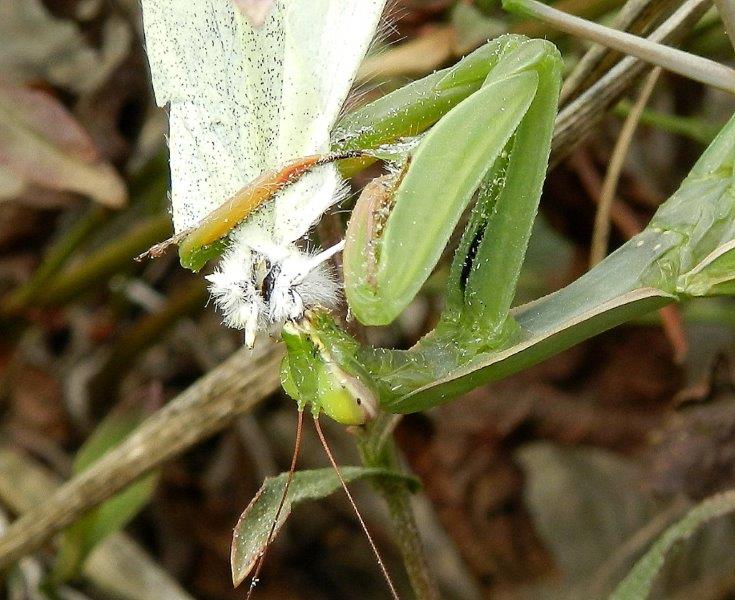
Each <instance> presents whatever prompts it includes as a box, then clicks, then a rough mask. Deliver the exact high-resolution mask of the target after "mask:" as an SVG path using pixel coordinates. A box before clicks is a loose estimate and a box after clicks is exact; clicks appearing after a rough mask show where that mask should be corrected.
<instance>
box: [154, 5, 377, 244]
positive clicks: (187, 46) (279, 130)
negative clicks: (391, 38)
mask: <svg viewBox="0 0 735 600" xmlns="http://www.w3.org/2000/svg"><path fill="white" fill-rule="evenodd" d="M385 1H386V0H278V1H277V2H276V5H275V6H274V8H273V10H272V11H271V12H270V14H269V16H268V17H267V19H266V21H265V23H264V24H263V25H262V26H261V27H260V28H253V26H252V25H251V24H250V22H249V21H248V19H247V18H246V17H245V16H244V15H243V14H241V12H240V11H239V9H237V7H236V6H235V3H234V2H233V1H232V0H186V1H183V0H175V1H173V2H172V1H171V0H142V4H143V22H144V30H145V37H146V46H147V51H148V57H149V62H150V65H151V72H152V76H153V85H154V90H155V93H156V101H157V103H158V104H159V105H160V106H164V105H166V104H169V111H170V117H169V124H170V125H169V130H170V133H169V147H170V162H171V200H172V212H173V220H174V227H175V230H176V231H181V230H183V229H186V228H188V227H190V226H192V225H194V224H196V223H197V222H198V221H200V220H201V219H202V218H203V217H205V216H206V215H207V214H209V213H210V212H211V211H212V210H213V209H215V208H216V207H217V206H219V205H220V204H221V203H222V202H223V201H224V200H225V199H227V198H228V197H229V196H231V195H232V194H233V193H235V192H236V191H237V190H239V189H240V188H241V187H242V186H243V185H245V184H246V183H248V182H249V181H251V180H252V179H254V178H255V177H257V176H258V175H260V174H261V173H262V172H264V171H267V170H270V169H274V168H277V167H279V166H281V165H282V164H283V163H284V162H285V161H287V160H290V159H293V158H297V157H299V156H304V155H309V154H315V153H321V152H326V151H328V150H329V134H330V130H331V129H332V126H333V125H334V122H335V120H336V118H337V116H338V115H339V111H340V108H341V106H342V103H343V102H344V100H345V97H346V96H347V93H348V92H349V89H350V87H351V85H352V82H353V79H354V76H355V73H356V71H357V68H358V66H359V64H360V61H361V60H362V58H363V56H364V54H365V52H366V50H367V48H368V46H369V44H370V41H371V39H372V37H373V35H374V33H375V29H376V27H377V24H378V21H379V19H380V15H381V13H382V11H383V8H384V5H385ZM341 185H342V183H341V179H340V177H339V175H338V173H337V171H336V169H335V168H334V167H333V166H326V167H321V168H319V169H317V170H315V171H314V172H313V173H310V174H308V175H306V176H305V177H303V178H302V179H301V180H299V181H298V182H297V183H296V184H294V185H293V186H290V187H289V188H287V189H286V190H285V191H284V192H283V193H281V194H279V196H278V198H277V200H276V202H275V206H273V205H269V206H266V207H264V208H263V209H261V210H259V211H257V213H256V214H254V215H252V216H251V217H250V218H249V219H248V222H247V223H245V224H244V225H243V226H242V227H240V231H238V235H237V236H236V237H237V239H238V240H242V241H247V240H248V239H249V238H252V239H251V240H250V241H251V245H252V247H259V246H262V243H261V242H262V241H263V240H264V239H266V238H268V237H269V236H273V237H274V239H272V240H271V241H272V242H275V243H277V244H282V243H286V242H292V241H294V240H296V239H298V238H300V237H301V236H303V235H304V234H305V233H306V232H307V231H308V229H309V228H310V227H311V226H312V225H313V224H314V222H315V221H316V220H318V218H319V217H320V216H321V215H322V214H323V212H324V211H325V210H326V209H327V208H328V207H329V206H331V205H332V204H333V203H334V201H335V197H336V196H337V194H338V192H339V189H340V186H341Z"/></svg>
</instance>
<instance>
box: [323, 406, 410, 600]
mask: <svg viewBox="0 0 735 600" xmlns="http://www.w3.org/2000/svg"><path fill="white" fill-rule="evenodd" d="M314 426H315V427H316V433H317V435H318V436H319V441H321V443H322V446H324V451H325V452H326V453H327V456H328V457H329V462H331V463H332V466H333V467H334V471H335V472H336V473H337V477H338V478H339V482H340V483H341V484H342V489H344V491H345V494H347V499H348V500H349V501H350V504H351V505H352V509H353V510H354V511H355V514H356V515H357V520H358V521H360V525H361V526H362V530H363V531H364V532H365V537H367V540H368V542H369V543H370V547H371V548H372V549H373V554H375V558H377V559H378V564H379V565H380V570H381V571H383V577H385V581H386V583H387V584H388V587H389V588H390V593H391V595H392V596H393V600H400V598H399V597H398V592H397V591H396V588H395V586H394V585H393V580H392V579H391V578H390V574H389V573H388V569H386V567H385V563H384V562H383V559H382V558H381V557H380V552H378V547H377V546H376V545H375V542H374V541H373V538H372V536H371V535H370V532H369V531H368V528H367V525H365V521H364V520H363V518H362V515H361V514H360V511H359V510H358V508H357V504H355V500H354V498H353V497H352V494H351V493H350V490H349V488H348V487H347V483H346V482H345V480H344V477H342V472H341V471H340V470H339V466H338V465H337V461H336V460H334V455H333V454H332V451H331V450H330V449H329V444H327V439H326V438H325V437H324V432H323V431H322V426H321V425H320V424H319V417H318V416H314Z"/></svg>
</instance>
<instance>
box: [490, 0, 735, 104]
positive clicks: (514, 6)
mask: <svg viewBox="0 0 735 600" xmlns="http://www.w3.org/2000/svg"><path fill="white" fill-rule="evenodd" d="M503 6H504V7H505V8H506V10H510V11H514V12H518V13H521V14H523V15H526V16H532V17H536V18H537V19H539V20H542V21H544V22H545V23H547V24H549V25H552V26H554V27H557V28H559V29H561V30H562V31H566V32H567V33H569V34H571V35H575V36H578V37H581V38H586V39H589V40H591V41H593V42H597V43H598V44H603V45H605V46H608V47H610V48H614V49H615V50H618V51H620V52H624V53H626V54H631V55H633V56H636V57H637V58H640V59H641V60H645V61H647V62H649V63H652V64H655V65H658V66H660V67H663V68H664V69H667V70H669V71H672V72H674V73H678V74H679V75H683V76H684V77H689V78H690V79H693V80H695V81H699V82H700V83H704V84H705V85H710V86H712V87H715V88H717V89H720V90H723V91H725V92H728V93H730V94H735V71H733V70H732V69H730V68H729V67H725V66H724V65H721V64H719V63H716V62H714V61H711V60H708V59H706V58H702V57H700V56H695V55H693V54H689V53H688V52H683V51H682V50H677V49H676V48H671V47H669V46H663V45H661V44H657V43H655V42H651V41H650V40H647V39H645V38H640V37H638V36H635V35H631V34H629V33H626V32H624V31H616V30H615V29H610V28H608V27H603V26H602V25H598V24H597V23H593V22H591V21H585V20H584V19H580V18H578V17H574V16H572V15H568V14H565V13H563V12H561V11H559V10H556V9H554V8H552V7H550V6H546V5H545V4H542V3H540V2H537V1H536V0H505V2H504V4H503Z"/></svg>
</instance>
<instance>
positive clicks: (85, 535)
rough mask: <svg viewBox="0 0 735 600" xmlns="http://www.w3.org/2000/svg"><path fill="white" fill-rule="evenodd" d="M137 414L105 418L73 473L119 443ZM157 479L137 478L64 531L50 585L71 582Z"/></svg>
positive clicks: (133, 425)
mask: <svg viewBox="0 0 735 600" xmlns="http://www.w3.org/2000/svg"><path fill="white" fill-rule="evenodd" d="M142 419H143V414H142V413H139V412H137V411H136V412H133V411H131V412H125V413H115V414H113V415H110V416H109V417H108V418H106V419H105V420H104V421H102V423H100V425H99V426H98V427H97V429H96V430H95V431H94V433H92V435H91V436H90V437H89V439H87V441H86V442H85V444H84V445H83V446H82V447H81V448H80V449H79V451H78V453H77V456H76V459H75V461H74V466H73V472H74V474H78V473H80V472H82V471H84V470H86V469H87V468H89V467H90V466H91V465H93V464H94V463H95V462H96V461H97V460H98V459H99V458H101V457H102V456H103V455H104V454H106V453H107V452H108V451H109V450H111V449H112V448H114V447H115V446H117V445H118V444H120V442H122V441H123V440H124V439H125V438H126V437H127V436H128V435H129V434H130V432H132V431H133V429H135V428H136V427H137V426H138V424H139V423H140V422H141V421H142ZM157 479H158V474H157V473H151V474H149V475H147V476H145V477H142V478H140V479H139V480H137V481H136V482H134V483H133V484H131V485H129V486H128V487H126V488H125V489H124V490H123V491H121V492H120V493H118V494H116V495H115V496H113V497H112V498H110V499H109V500H108V501H107V502H104V503H102V504H100V505H99V506H97V507H95V508H94V509H92V510H91V511H89V512H88V513H86V514H85V515H84V516H83V517H82V518H80V519H79V520H78V521H76V522H75V523H74V524H73V525H71V526H69V527H68V528H67V529H65V530H64V532H63V534H62V539H61V544H60V547H59V552H58V555H57V558H56V563H55V564H54V569H53V571H52V573H51V575H50V576H49V581H50V583H51V584H53V585H58V584H59V583H62V582H64V581H68V580H70V579H74V578H76V577H77V576H78V575H79V572H80V570H81V567H82V565H83V564H84V561H85V560H86V558H87V557H88V556H89V554H90V552H91V551H92V550H93V549H94V548H95V546H96V545H97V544H99V542H101V541H102V540H103V539H105V538H106V537H107V536H108V535H110V534H111V533H115V532H117V531H119V530H121V529H123V528H124V527H125V525H127V524H128V523H129V522H130V521H131V520H132V519H133V518H135V516H136V515H137V514H138V513H139V512H140V510H141V509H142V508H143V507H144V506H145V505H146V504H148V502H149V500H150V498H151V496H152V495H153V491H154V489H155V487H156V482H157Z"/></svg>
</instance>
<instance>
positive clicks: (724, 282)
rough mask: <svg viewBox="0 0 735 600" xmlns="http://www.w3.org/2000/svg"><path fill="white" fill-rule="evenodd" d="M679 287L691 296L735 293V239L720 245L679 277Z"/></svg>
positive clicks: (682, 291)
mask: <svg viewBox="0 0 735 600" xmlns="http://www.w3.org/2000/svg"><path fill="white" fill-rule="evenodd" d="M677 289H678V290H679V291H680V292H681V293H683V294H688V295H690V296H716V295H724V294H729V295H733V294H735V240H731V241H730V242H728V243H727V244H724V245H723V246H720V247H719V248H717V249H716V250H715V251H714V252H712V253H711V254H710V255H709V256H707V257H705V259H704V260H703V261H702V262H701V263H699V264H698V265H697V266H696V267H694V268H693V269H692V270H691V271H689V272H688V273H685V274H684V275H682V276H681V277H679V280H678V282H677Z"/></svg>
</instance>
